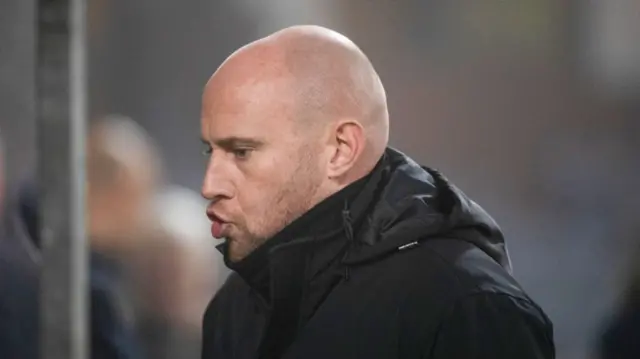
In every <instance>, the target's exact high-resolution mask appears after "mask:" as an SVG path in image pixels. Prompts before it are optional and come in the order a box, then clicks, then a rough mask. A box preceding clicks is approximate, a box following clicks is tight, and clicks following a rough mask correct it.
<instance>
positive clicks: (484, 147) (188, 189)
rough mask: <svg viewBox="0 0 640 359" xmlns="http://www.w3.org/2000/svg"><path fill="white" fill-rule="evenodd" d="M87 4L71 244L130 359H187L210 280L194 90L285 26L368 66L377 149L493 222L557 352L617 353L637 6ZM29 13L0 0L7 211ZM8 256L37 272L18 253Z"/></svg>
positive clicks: (30, 41) (16, 191) (636, 127)
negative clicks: (84, 191) (551, 330)
mask: <svg viewBox="0 0 640 359" xmlns="http://www.w3.org/2000/svg"><path fill="white" fill-rule="evenodd" d="M88 3H89V37H88V39H89V46H90V56H89V60H90V61H89V63H90V81H89V83H90V86H89V88H90V117H91V119H92V122H93V123H94V124H93V125H92V128H91V132H90V135H89V147H88V148H89V152H88V156H89V169H88V176H89V210H90V211H91V213H100V216H99V219H96V217H97V216H95V215H91V216H90V220H89V223H88V228H89V235H90V237H91V244H92V252H95V255H96V256H98V257H100V258H107V262H108V263H109V264H108V267H109V268H112V267H117V270H116V272H117V274H116V275H111V274H109V278H110V279H109V283H110V284H109V286H110V288H111V287H113V288H116V289H113V292H114V293H115V292H117V294H118V298H119V301H120V302H123V303H126V305H123V306H122V308H124V309H122V311H121V312H122V313H125V314H126V315H123V317H125V320H126V323H131V327H132V328H133V330H134V333H135V336H136V338H138V341H139V343H138V344H139V347H140V348H142V349H141V351H142V352H144V353H145V354H146V357H149V358H164V357H166V358H185V359H188V358H197V357H198V352H199V334H198V331H199V325H200V317H201V315H202V312H203V311H204V306H205V305H206V303H207V301H208V299H209V298H210V297H211V295H212V293H213V292H214V291H215V290H216V288H217V287H218V286H219V285H220V283H221V281H222V280H223V278H224V276H225V275H226V271H225V270H224V269H223V265H222V264H221V263H220V261H221V260H220V257H219V255H218V254H217V252H216V251H215V249H214V245H215V244H217V243H216V242H214V241H213V240H210V239H209V232H208V225H207V220H206V218H205V217H204V211H203V209H204V206H205V203H204V202H203V201H202V200H201V199H200V198H199V197H198V191H199V186H200V181H201V177H202V175H203V173H204V160H203V158H202V157H201V156H200V151H201V148H200V141H199V113H200V107H199V106H200V96H201V90H202V88H203V86H204V84H205V82H206V81H207V79H208V77H209V76H210V75H211V73H212V72H213V71H214V70H215V69H216V68H217V66H218V65H219V64H220V63H221V62H222V60H223V59H224V58H225V57H227V56H228V55H229V54H230V53H231V52H232V51H234V50H235V49H236V48H238V47H240V46H241V45H243V44H245V43H247V42H249V41H252V40H254V39H257V38H259V37H262V36H265V35H267V34H269V33H270V32H273V31H276V30H278V29H280V28H282V27H285V26H288V25H294V24H301V23H309V24H318V25H324V26H328V27H331V28H333V29H335V30H338V31H340V32H342V33H344V34H345V35H347V36H348V37H350V38H351V39H353V40H354V41H355V42H356V43H357V44H358V45H359V46H360V47H361V48H362V49H363V50H364V52H365V53H367V54H368V56H369V57H370V59H371V60H372V62H373V63H374V65H375V66H376V67H377V69H378V72H379V73H380V76H381V78H382V80H383V82H384V84H385V86H386V90H387V94H388V99H389V106H390V115H391V126H392V127H391V143H392V145H393V146H394V147H396V148H399V149H400V150H402V151H403V152H406V153H408V154H409V155H411V156H412V157H414V158H415V159H417V160H420V161H421V162H422V163H424V164H426V165H429V166H433V167H436V168H438V169H440V170H442V171H443V172H444V173H445V174H446V175H447V177H449V178H450V179H451V180H452V181H453V182H454V183H456V184H457V185H458V186H459V187H461V188H462V189H463V190H464V191H465V192H466V193H467V194H469V195H470V196H471V197H472V198H474V199H475V200H476V201H477V202H479V203H480V204H481V205H483V206H484V207H485V209H487V210H488V211H489V213H491V214H492V215H493V216H494V218H495V219H496V220H497V221H498V223H499V224H501V226H502V228H503V230H504V231H505V233H506V235H507V241H508V242H507V243H508V246H509V250H510V254H511V257H512V261H513V263H514V271H515V276H516V278H517V279H518V280H519V281H520V282H521V283H522V285H523V286H524V288H525V289H526V290H527V291H528V292H529V293H530V295H531V296H532V297H533V298H534V299H535V300H537V301H538V303H539V304H540V305H541V306H542V307H543V309H544V310H545V311H546V312H547V313H548V315H549V316H550V317H551V319H552V320H553V322H554V324H555V339H556V345H557V351H558V358H560V359H572V358H598V357H600V354H599V353H600V352H603V351H606V350H607V349H606V348H608V347H611V346H613V347H618V345H617V344H615V343H616V340H620V338H623V337H624V335H625V334H615V333H617V332H616V330H619V329H617V328H618V327H619V326H620V325H619V324H618V323H619V322H621V321H622V322H623V321H625V320H627V319H628V318H630V317H631V314H629V313H632V312H633V311H634V310H635V313H638V312H640V309H630V308H633V307H634V306H635V308H638V307H640V304H638V301H640V299H639V298H638V294H637V293H638V292H639V291H638V290H637V288H639V287H640V285H638V283H637V282H640V279H639V278H640V269H638V268H637V267H636V268H635V269H634V267H633V260H634V259H637V258H638V255H639V254H640V232H639V231H638V230H639V229H640V224H639V223H638V222H637V221H636V214H637V213H639V210H640V200H638V196H637V195H636V192H635V189H636V188H635V187H636V184H637V183H639V181H640V160H639V159H638V155H637V154H638V153H639V152H640V142H639V141H638V140H639V139H640V40H638V39H640V1H637V0H607V1H588V0H584V1H580V0H511V1H504V0H476V1H461V0H455V1H454V0H403V1H377V0H350V1H338V0H323V1H320V0H315V1H314V0H268V1H265V0H253V1H251V0H234V1H229V0H227V1H210V0H208V1H205V0H182V1H170V0H153V1H151V0H137V1H124V0H122V1H109V0H90V1H88ZM34 15H35V4H34V2H33V1H25V0H1V1H0V111H1V112H0V131H1V134H2V137H3V142H4V156H5V162H6V163H5V168H4V176H5V179H6V183H7V185H6V187H7V190H6V195H5V197H6V200H5V207H6V208H7V209H6V210H5V216H6V217H8V218H13V217H14V215H15V208H16V206H17V207H19V208H21V205H22V204H23V202H24V198H25V196H24V195H20V193H24V192H28V187H29V179H30V178H31V177H32V175H33V171H34V167H35V163H36V162H35V161H36V145H35V119H34V118H35V107H34V106H35V105H34V94H35V87H34V84H35V77H34V68H35V52H34V50H35V28H34V24H35V18H34ZM123 151H124V153H123ZM132 154H135V155H132ZM92 176H93V177H92ZM92 178H94V180H93V181H92ZM25 187H26V188H27V189H26V190H25ZM14 197H19V199H18V200H12V198H14ZM26 197H29V196H26ZM36 197H37V196H36ZM16 203H17V205H16ZM123 209H126V210H123ZM18 212H19V213H18V217H20V220H18V222H20V223H22V222H21V221H22V220H24V218H27V219H28V218H29V217H28V216H25V215H24V214H23V212H20V211H18ZM203 221H204V222H203ZM8 222H11V223H13V224H11V225H10V226H9V225H8V227H11V228H14V227H20V226H18V225H16V224H15V223H14V222H15V220H14V219H10V220H8ZM27 222H28V221H27ZM12 226H13V227H12ZM28 227H29V226H28V224H27V225H24V224H23V225H22V227H20V228H23V229H24V228H28ZM16 231H17V230H14V232H12V233H14V234H12V235H8V236H9V237H24V233H23V234H15V232H16ZM17 242H20V243H22V242H21V241H17ZM29 243H30V242H29ZM23 244H24V243H23ZM23 244H19V245H18V247H20V246H23ZM36 244H37V243H36ZM30 246H31V244H28V245H27V247H29V248H31V247H30ZM27 252H29V253H30V258H31V259H32V261H33V262H35V263H37V245H36V248H35V250H34V249H33V248H31V249H29V250H27ZM95 263H98V260H96V261H94V260H93V257H92V271H94V270H95V271H96V272H97V273H103V271H102V269H103V268H102V267H98V268H94V264H95ZM107 272H108V273H112V272H111V269H109V270H108V271H107ZM123 273H124V274H123ZM634 278H635V279H634ZM92 281H93V272H92ZM634 281H635V282H634ZM634 283H635V284H634ZM112 284H113V285H112ZM92 285H93V282H92ZM634 288H635V289H634ZM92 289H93V287H92ZM110 291H111V289H110ZM634 293H635V294H634ZM125 307H126V308H125ZM639 321H640V320H639ZM635 330H636V332H635V337H636V338H639V337H640V329H637V327H636V329H635ZM611 333H614V334H611ZM627 335H628V334H627ZM612 343H613V344H612ZM154 351H156V352H155V354H154ZM158 353H163V354H158ZM169 353H170V354H169ZM0 356H1V353H0Z"/></svg>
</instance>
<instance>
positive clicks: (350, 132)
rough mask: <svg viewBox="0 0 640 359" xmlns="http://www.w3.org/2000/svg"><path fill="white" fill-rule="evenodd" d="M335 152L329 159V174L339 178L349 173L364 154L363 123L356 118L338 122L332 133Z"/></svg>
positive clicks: (331, 176)
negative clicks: (355, 119)
mask: <svg viewBox="0 0 640 359" xmlns="http://www.w3.org/2000/svg"><path fill="white" fill-rule="evenodd" d="M332 137H333V138H332V139H331V140H332V142H333V143H334V146H335V147H334V153H333V154H332V156H331V158H330V161H329V168H328V171H327V173H328V175H329V177H330V178H338V177H341V176H342V175H344V174H345V173H347V172H348V171H349V170H350V169H351V168H352V167H353V166H354V165H355V164H356V163H357V161H358V159H359V158H360V156H361V155H362V151H363V149H364V145H365V141H366V138H365V134H364V128H363V127H362V125H361V124H360V123H359V122H357V121H354V120H343V121H340V122H338V124H337V125H336V126H335V127H334V131H333V133H332Z"/></svg>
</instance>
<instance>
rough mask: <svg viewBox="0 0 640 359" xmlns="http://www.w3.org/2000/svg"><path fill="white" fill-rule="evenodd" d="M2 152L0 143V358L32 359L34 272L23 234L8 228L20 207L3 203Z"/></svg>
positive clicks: (35, 341)
mask: <svg viewBox="0 0 640 359" xmlns="http://www.w3.org/2000/svg"><path fill="white" fill-rule="evenodd" d="M3 150H4V148H3V146H2V143H1V140H0V183H2V185H1V186H0V192H1V194H0V199H2V200H0V208H2V210H3V211H4V210H5V206H6V212H5V213H6V217H5V218H3V220H2V222H1V224H0V225H1V228H0V358H6V359H36V358H38V354H39V353H38V345H37V344H38V339H39V337H38V335H39V332H38V320H39V319H38V296H39V287H38V272H37V268H36V266H35V263H34V262H33V261H32V260H31V258H30V256H29V253H28V252H27V251H26V248H25V247H23V246H22V243H21V242H20V241H24V240H25V238H27V237H26V235H25V234H23V233H19V232H18V231H17V230H16V228H14V227H13V226H12V221H11V220H10V216H9V213H13V212H14V211H15V210H22V208H23V207H22V206H19V205H18V204H20V203H19V202H16V201H15V199H14V198H11V199H10V201H9V202H10V203H7V204H6V205H5V202H4V197H5V196H4V180H5V173H4V165H3V162H4V161H3V160H4V152H3ZM21 194H22V193H21ZM9 197H12V196H9ZM20 197H23V196H20ZM3 217H4V216H3Z"/></svg>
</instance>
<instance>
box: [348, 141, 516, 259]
mask: <svg viewBox="0 0 640 359" xmlns="http://www.w3.org/2000/svg"><path fill="white" fill-rule="evenodd" d="M369 182H370V183H369V184H368V185H367V186H368V187H370V189H373V193H374V194H373V198H372V201H371V202H370V203H372V204H371V206H373V208H371V209H369V210H368V211H366V212H367V215H366V218H364V220H363V221H362V224H361V227H360V230H359V231H358V236H357V241H356V242H357V243H358V245H356V246H354V247H352V248H351V249H350V250H349V253H348V255H347V256H346V258H345V259H344V261H343V263H344V264H346V265H356V264H359V263H363V262H368V261H372V260H375V259H376V258H380V257H381V256H384V255H387V254H390V253H391V252H395V251H399V250H403V249H406V248H410V247H411V246H413V245H417V244H418V242H420V241H425V240H429V239H430V238H451V239H452V240H464V241H467V242H469V243H471V244H473V245H475V246H476V247H478V248H480V249H481V250H483V251H484V252H485V253H487V254H488V255H489V256H490V257H491V258H493V259H494V260H495V261H496V262H498V263H499V264H500V265H501V266H502V267H504V268H505V269H506V270H508V271H511V265H510V260H509V256H508V252H507V248H506V245H505V242H504V237H503V234H502V232H501V230H500V228H499V227H498V224H497V223H496V222H495V221H494V220H493V218H491V216H489V214H487V212H485V211H484V210H483V209H482V208H481V207H480V206H479V205H478V204H476V203H475V202H473V201H472V200H470V199H469V198H468V197H467V196H466V195H465V194H464V193H463V192H462V191H461V190H460V189H458V188H457V187H455V186H454V185H453V184H451V183H450V182H449V181H448V180H447V179H446V178H445V177H444V176H443V175H442V174H441V173H440V172H438V171H436V170H434V169H431V168H428V167H424V166H420V165H419V164H417V163H416V162H415V161H413V160H412V159H411V158H409V157H408V156H406V155H405V154H403V153H402V152H400V151H397V150H395V149H392V148H388V149H387V151H386V152H385V155H384V158H383V160H382V162H381V164H380V165H379V166H378V167H377V168H376V170H374V173H373V174H372V176H371V180H370V181H369Z"/></svg>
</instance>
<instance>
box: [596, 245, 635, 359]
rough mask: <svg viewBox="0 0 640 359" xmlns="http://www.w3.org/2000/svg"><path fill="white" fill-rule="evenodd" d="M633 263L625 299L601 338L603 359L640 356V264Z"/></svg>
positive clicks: (624, 295)
mask: <svg viewBox="0 0 640 359" xmlns="http://www.w3.org/2000/svg"><path fill="white" fill-rule="evenodd" d="M638 255H640V250H638V251H637V252H636V255H635V256H634V258H635V259H636V261H634V262H635V263H634V264H633V265H632V271H631V276H630V281H629V284H628V285H627V288H626V289H625V292H624V294H623V301H622V304H621V305H620V307H619V309H618V311H617V312H616V313H615V314H614V316H613V318H612V319H611V320H610V322H608V323H607V325H606V327H605V330H604V333H603V334H602V337H601V340H600V348H599V349H600V357H601V359H632V358H633V359H637V358H640V264H638V262H637V258H638Z"/></svg>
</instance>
